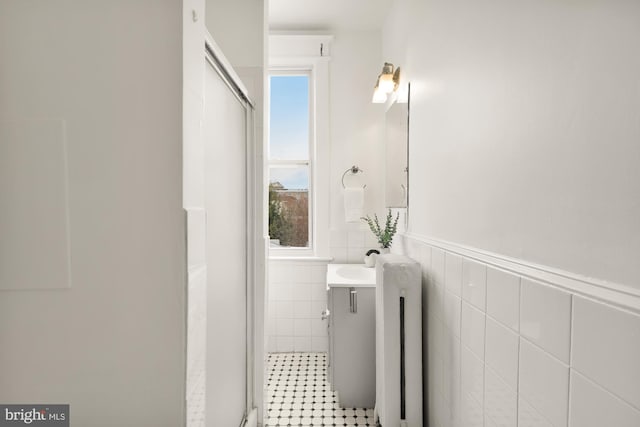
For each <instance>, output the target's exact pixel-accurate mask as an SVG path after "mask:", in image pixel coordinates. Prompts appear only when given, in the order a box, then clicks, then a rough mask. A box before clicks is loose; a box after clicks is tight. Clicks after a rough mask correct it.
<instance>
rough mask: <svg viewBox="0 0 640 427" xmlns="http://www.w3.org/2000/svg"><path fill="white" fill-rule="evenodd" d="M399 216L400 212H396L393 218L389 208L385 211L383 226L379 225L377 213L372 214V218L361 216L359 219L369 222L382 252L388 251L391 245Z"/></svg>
mask: <svg viewBox="0 0 640 427" xmlns="http://www.w3.org/2000/svg"><path fill="white" fill-rule="evenodd" d="M399 217H400V213H398V214H396V218H395V220H394V219H393V215H392V214H391V209H389V212H388V213H387V220H386V221H385V224H384V228H382V227H380V223H379V221H378V215H376V214H374V215H373V219H372V218H370V217H369V215H367V216H363V217H362V218H361V219H363V220H364V221H366V222H367V224H369V228H370V229H371V231H372V232H373V234H374V235H375V236H376V238H377V239H378V243H380V248H382V249H383V251H382V252H383V253H388V252H389V248H390V247H391V242H392V241H393V236H394V235H395V234H396V231H397V228H398V218H399Z"/></svg>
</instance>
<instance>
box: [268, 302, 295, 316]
mask: <svg viewBox="0 0 640 427" xmlns="http://www.w3.org/2000/svg"><path fill="white" fill-rule="evenodd" d="M271 306H272V307H273V316H274V317H275V318H276V319H291V318H292V317H293V302H292V301H274V302H273V303H272V304H271Z"/></svg>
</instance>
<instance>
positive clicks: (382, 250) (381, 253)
mask: <svg viewBox="0 0 640 427" xmlns="http://www.w3.org/2000/svg"><path fill="white" fill-rule="evenodd" d="M378 250H379V251H380V255H384V254H389V253H391V248H380V249H378Z"/></svg>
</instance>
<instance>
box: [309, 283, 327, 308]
mask: <svg viewBox="0 0 640 427" xmlns="http://www.w3.org/2000/svg"><path fill="white" fill-rule="evenodd" d="M311 301H323V302H325V303H326V301H327V285H326V283H311Z"/></svg>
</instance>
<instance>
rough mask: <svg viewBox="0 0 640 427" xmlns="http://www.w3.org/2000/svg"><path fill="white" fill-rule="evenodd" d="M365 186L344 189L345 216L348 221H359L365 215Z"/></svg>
mask: <svg viewBox="0 0 640 427" xmlns="http://www.w3.org/2000/svg"><path fill="white" fill-rule="evenodd" d="M363 208H364V188H345V189H344V216H345V219H346V221H347V222H358V221H360V218H361V217H362V216H363V215H364V213H363Z"/></svg>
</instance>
